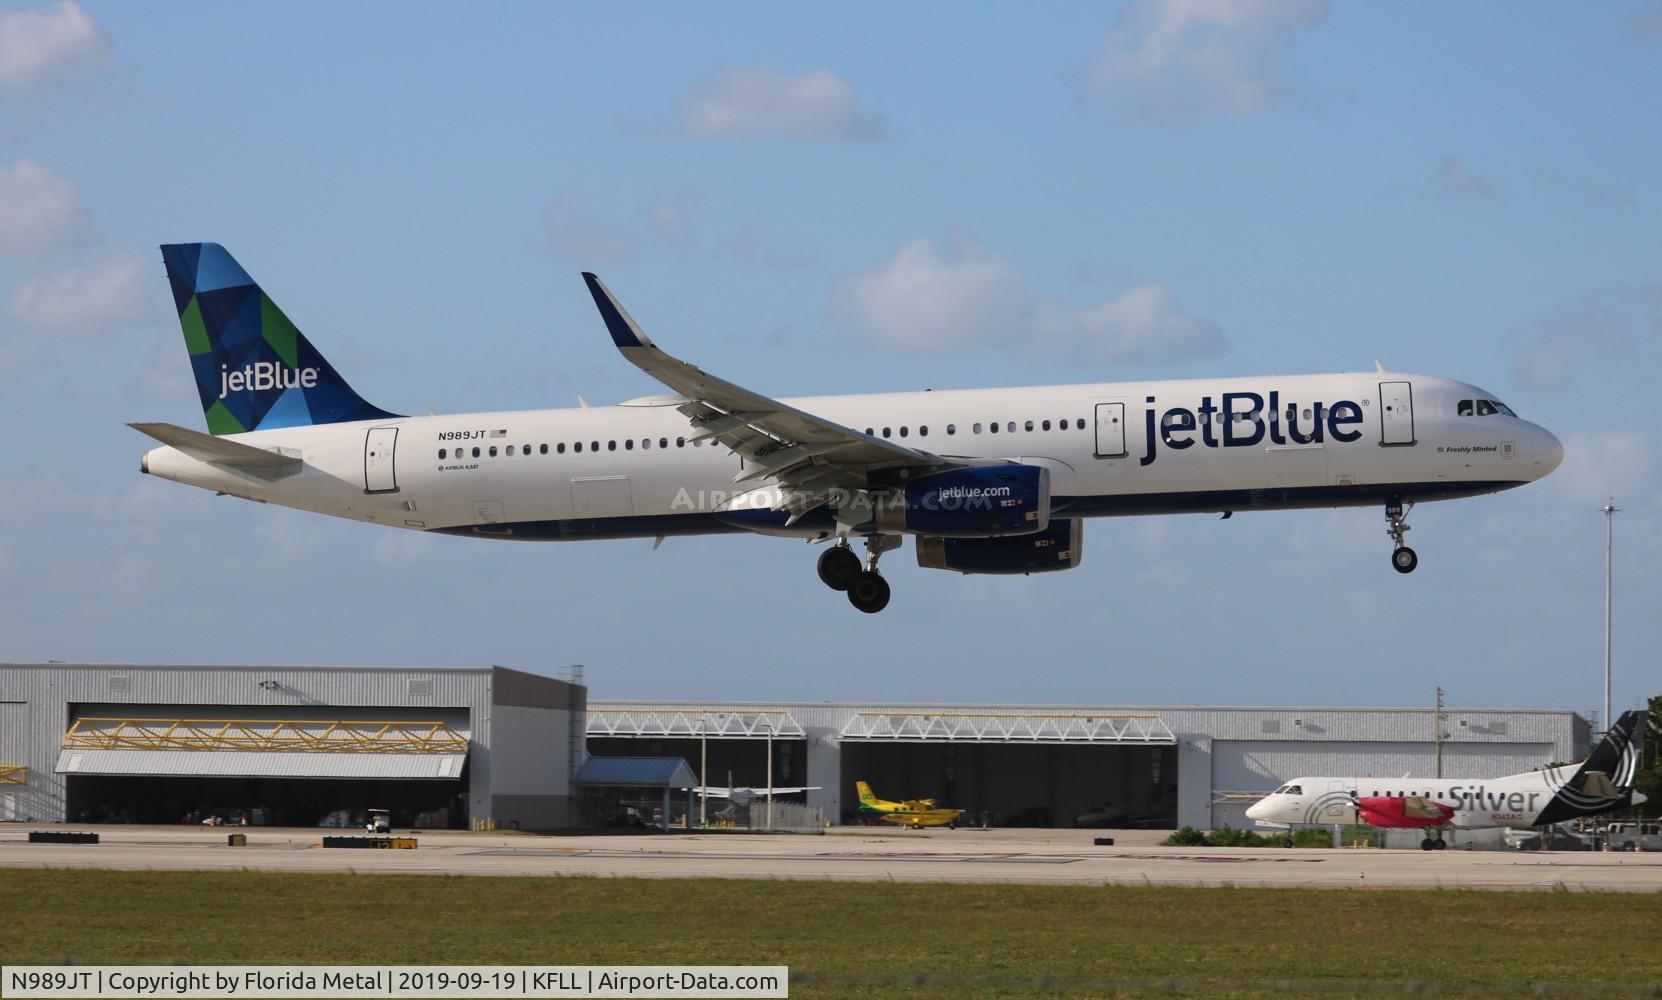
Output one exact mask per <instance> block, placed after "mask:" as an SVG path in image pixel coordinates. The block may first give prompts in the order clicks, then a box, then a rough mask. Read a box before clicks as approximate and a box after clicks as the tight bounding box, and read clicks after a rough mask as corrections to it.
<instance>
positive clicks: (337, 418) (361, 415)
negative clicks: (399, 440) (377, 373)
mask: <svg viewBox="0 0 1662 1000" xmlns="http://www.w3.org/2000/svg"><path fill="white" fill-rule="evenodd" d="M162 261H163V263H164V264H165V265H166V266H167V280H168V284H169V285H171V286H172V288H173V303H174V305H175V306H176V307H177V308H178V311H179V326H180V328H181V329H182V330H183V331H184V334H185V349H186V350H187V351H189V352H190V364H191V368H192V370H193V371H194V372H195V374H196V390H197V393H198V394H199V395H200V396H201V397H202V413H203V415H204V416H205V417H206V418H207V422H208V431H209V432H210V433H212V434H216V435H217V434H240V433H242V432H243V431H252V430H266V429H268V428H273V427H299V426H305V425H308V424H333V423H341V422H343V421H349V420H380V419H383V418H386V417H392V416H395V414H392V413H388V412H387V411H386V410H383V409H380V408H379V407H376V406H372V405H370V404H369V403H367V402H365V401H364V399H363V397H362V396H359V395H358V394H357V393H356V392H354V391H353V389H352V387H351V386H349V385H347V384H346V380H345V379H343V378H341V377H340V374H339V373H338V372H336V371H335V369H334V366H332V365H330V364H329V362H328V361H327V360H326V359H325V358H324V357H323V355H321V354H319V353H318V351H317V349H316V348H315V347H313V346H312V344H311V341H309V340H307V339H306V337H305V335H304V334H302V333H301V332H300V331H299V330H298V329H297V328H296V327H295V325H294V324H293V323H291V322H289V319H288V317H287V316H284V315H283V311H282V310H281V309H278V308H277V305H276V303H274V302H272V301H271V297H270V296H268V295H266V293H265V292H264V291H263V290H262V289H261V288H260V286H259V285H257V284H255V282H254V279H253V278H250V277H249V276H248V272H247V271H244V270H243V269H242V266H241V265H239V264H238V263H237V262H236V260H235V259H234V258H233V257H232V256H231V255H230V254H229V253H227V252H226V250H225V248H224V247H222V246H220V245H219V244H218V243H169V244H163V246H162Z"/></svg>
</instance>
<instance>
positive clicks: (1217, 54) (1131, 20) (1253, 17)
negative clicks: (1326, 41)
mask: <svg viewBox="0 0 1662 1000" xmlns="http://www.w3.org/2000/svg"><path fill="white" fill-rule="evenodd" d="M1326 19H1327V2H1326V0H1142V2H1141V3H1136V4H1133V5H1131V6H1129V7H1127V8H1125V9H1124V10H1123V11H1122V12H1121V14H1120V18H1119V21H1118V23H1116V24H1115V25H1114V27H1113V29H1112V30H1110V31H1109V32H1108V37H1107V39H1106V40H1105V41H1104V42H1103V43H1102V47H1101V48H1100V49H1099V50H1098V51H1097V54H1096V55H1095V57H1093V58H1092V60H1091V62H1090V64H1089V66H1088V67H1087V68H1086V71H1085V87H1086V90H1087V92H1088V93H1090V94H1093V95H1097V96H1108V97H1111V98H1117V99H1119V100H1121V101H1123V102H1124V103H1123V107H1124V108H1125V109H1126V110H1128V111H1130V112H1132V113H1134V114H1136V115H1138V116H1139V117H1146V118H1183V117H1194V116H1199V115H1207V114H1220V115H1225V116H1228V117H1236V118H1239V117H1246V116H1248V115H1253V114H1257V113H1259V112H1262V111H1264V110H1265V109H1266V108H1268V107H1269V106H1270V105H1271V104H1273V103H1274V102H1275V101H1276V100H1277V99H1278V98H1279V97H1280V96H1281V95H1282V94H1283V93H1284V92H1285V90H1286V84H1285V83H1284V81H1283V79H1282V72H1281V63H1282V61H1283V60H1284V58H1285V56H1286V52H1287V50H1288V48H1289V47H1290V46H1291V45H1292V42H1293V38H1294V36H1295V34H1296V33H1297V32H1298V31H1300V30H1302V29H1305V28H1314V27H1317V26H1319V25H1320V24H1321V23H1322V22H1323V21H1325V20H1326Z"/></svg>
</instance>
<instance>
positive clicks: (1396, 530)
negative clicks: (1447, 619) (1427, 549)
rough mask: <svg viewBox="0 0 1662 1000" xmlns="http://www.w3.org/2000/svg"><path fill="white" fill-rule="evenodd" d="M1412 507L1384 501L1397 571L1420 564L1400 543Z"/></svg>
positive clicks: (1392, 560)
mask: <svg viewBox="0 0 1662 1000" xmlns="http://www.w3.org/2000/svg"><path fill="white" fill-rule="evenodd" d="M1413 509H1414V505H1413V504H1409V505H1408V508H1407V510H1404V509H1403V506H1402V501H1401V500H1399V499H1397V498H1396V497H1392V498H1391V499H1390V500H1387V501H1386V502H1385V522H1386V527H1385V533H1386V534H1387V535H1390V536H1391V541H1392V542H1394V543H1396V548H1395V549H1394V550H1392V552H1391V566H1392V568H1394V569H1395V570H1396V571H1397V572H1398V573H1412V572H1414V567H1416V566H1418V565H1419V564H1420V557H1419V556H1418V555H1416V554H1415V553H1414V550H1413V549H1411V548H1409V547H1408V546H1406V545H1404V544H1402V536H1403V535H1405V534H1407V533H1408V532H1409V530H1410V529H1409V527H1408V512H1409V511H1412V510H1413ZM1426 850H1430V848H1426Z"/></svg>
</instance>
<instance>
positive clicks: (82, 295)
mask: <svg viewBox="0 0 1662 1000" xmlns="http://www.w3.org/2000/svg"><path fill="white" fill-rule="evenodd" d="M157 270H158V271H159V268H158V269H157ZM159 288H160V276H159V274H153V273H151V270H150V269H149V268H147V267H146V266H145V261H144V260H143V259H141V258H139V257H138V256H136V255H131V254H127V255H122V256H118V257H111V258H109V259H107V260H104V261H102V262H100V263H97V264H93V265H91V266H88V267H72V268H69V269H67V270H63V271H58V272H56V273H54V274H48V275H39V276H36V277H31V278H25V279H24V280H23V281H21V282H19V283H18V285H17V287H16V288H14V289H12V297H11V307H10V312H11V317H12V319H13V320H15V321H17V322H18V323H21V324H23V325H25V326H32V327H36V328H39V329H42V330H51V331H55V332H60V333H91V332H96V331H99V330H104V329H108V328H110V327H115V326H121V325H123V324H127V323H136V322H140V321H143V320H146V319H151V318H154V317H156V316H158V315H160V314H161V313H160V307H159V295H160V293H159V291H158V289H159Z"/></svg>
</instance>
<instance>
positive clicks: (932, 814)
mask: <svg viewBox="0 0 1662 1000" xmlns="http://www.w3.org/2000/svg"><path fill="white" fill-rule="evenodd" d="M854 787H855V789H856V790H857V791H859V793H860V811H861V812H862V813H865V814H867V815H868V816H876V817H877V818H878V819H880V820H882V821H883V822H885V823H893V824H894V825H895V826H909V827H911V828H912V829H914V830H916V829H917V828H918V827H923V826H957V825H958V817H959V816H962V815H963V814H964V811H963V810H962V809H938V808H936V807H935V800H934V799H907V800H906V801H905V802H890V801H889V800H888V799H880V798H878V797H877V796H876V795H874V794H872V791H871V786H870V785H868V784H866V783H865V782H863V781H856V782H855V783H854Z"/></svg>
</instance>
